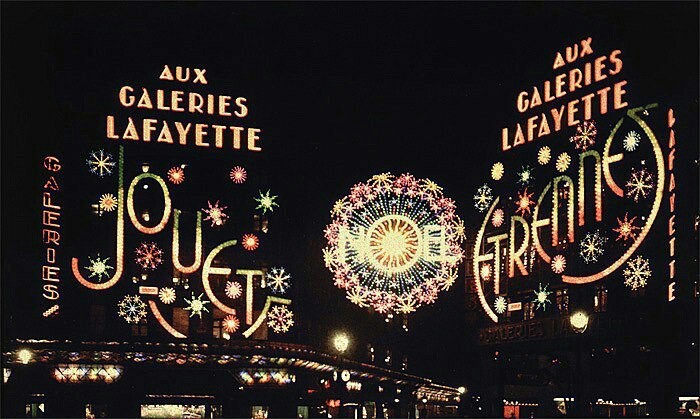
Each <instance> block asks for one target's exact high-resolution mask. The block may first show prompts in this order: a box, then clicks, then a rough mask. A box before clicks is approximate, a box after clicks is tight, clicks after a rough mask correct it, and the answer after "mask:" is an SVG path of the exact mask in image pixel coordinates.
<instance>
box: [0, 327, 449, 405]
mask: <svg viewBox="0 0 700 419" xmlns="http://www.w3.org/2000/svg"><path fill="white" fill-rule="evenodd" d="M3 372H4V378H5V379H4V384H3V402H4V404H5V407H4V409H5V412H6V414H7V415H9V416H11V417H27V416H28V417H149V418H159V417H160V418H162V417H170V418H173V417H182V418H205V417H206V418H214V417H252V418H267V417H300V418H308V417H334V418H343V417H346V418H393V417H417V416H419V417H425V414H427V412H430V413H431V415H430V416H431V417H437V416H443V417H445V416H456V415H457V406H458V405H459V402H460V391H459V389H455V388H452V387H448V386H443V385H439V384H436V383H433V382H432V381H431V380H429V379H427V378H422V377H418V376H414V375H409V374H405V373H402V372H398V371H392V370H388V369H384V368H380V367H377V366H374V365H369V364H364V363H360V362H355V361H350V360H348V359H344V358H341V357H337V356H331V355H328V354H325V353H321V352H318V351H316V350H314V349H313V348H310V347H308V346H303V345H295V344H287V343H277V342H229V343H228V344H223V345H219V344H193V343H190V344H184V343H183V344H175V343H122V342H72V341H46V340H16V341H13V342H12V343H11V345H10V347H8V348H7V349H6V350H5V351H4V352H3Z"/></svg>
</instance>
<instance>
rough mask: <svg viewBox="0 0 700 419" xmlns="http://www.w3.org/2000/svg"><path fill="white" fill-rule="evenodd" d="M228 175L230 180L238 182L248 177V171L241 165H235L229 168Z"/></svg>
mask: <svg viewBox="0 0 700 419" xmlns="http://www.w3.org/2000/svg"><path fill="white" fill-rule="evenodd" d="M229 177H230V178H231V182H233V183H238V184H240V183H243V182H245V180H246V179H247V178H248V173H247V172H246V170H245V169H244V168H242V167H241V166H236V167H234V168H233V169H231V172H230V173H229Z"/></svg>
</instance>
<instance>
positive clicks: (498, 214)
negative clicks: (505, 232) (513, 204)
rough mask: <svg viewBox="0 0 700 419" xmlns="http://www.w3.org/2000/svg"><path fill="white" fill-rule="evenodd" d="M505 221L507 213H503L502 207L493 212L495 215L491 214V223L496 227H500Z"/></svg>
mask: <svg viewBox="0 0 700 419" xmlns="http://www.w3.org/2000/svg"><path fill="white" fill-rule="evenodd" d="M503 221H505V215H504V213H503V210H502V209H500V208H496V210H495V211H494V212H493V215H492V216H491V225H493V226H494V227H500V226H502V225H503Z"/></svg>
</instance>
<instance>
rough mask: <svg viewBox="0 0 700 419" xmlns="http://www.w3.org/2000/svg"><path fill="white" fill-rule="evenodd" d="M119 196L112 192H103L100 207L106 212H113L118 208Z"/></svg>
mask: <svg viewBox="0 0 700 419" xmlns="http://www.w3.org/2000/svg"><path fill="white" fill-rule="evenodd" d="M117 205H118V202H117V197H116V196H114V195H112V194H111V193H106V194H103V195H102V196H101V197H100V209H101V210H103V211H106V212H112V211H114V210H115V209H117Z"/></svg>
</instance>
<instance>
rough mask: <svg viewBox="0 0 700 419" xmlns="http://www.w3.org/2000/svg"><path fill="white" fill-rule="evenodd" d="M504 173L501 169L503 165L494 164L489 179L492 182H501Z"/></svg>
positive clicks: (499, 163) (503, 169)
mask: <svg viewBox="0 0 700 419" xmlns="http://www.w3.org/2000/svg"><path fill="white" fill-rule="evenodd" d="M504 172H505V168H504V167H503V163H501V162H497V163H494V164H493V166H492V167H491V178H492V179H493V180H501V179H502V178H503V173H504Z"/></svg>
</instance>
